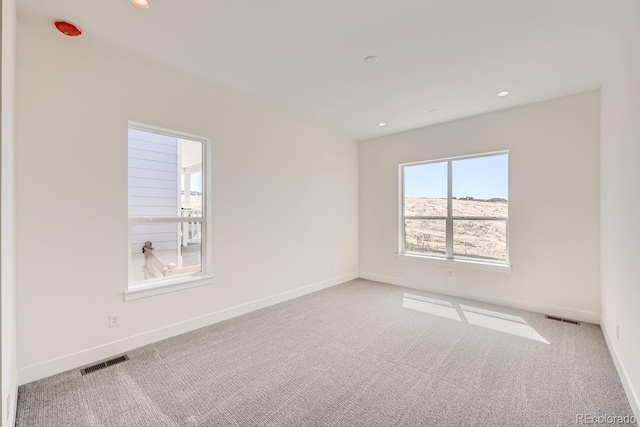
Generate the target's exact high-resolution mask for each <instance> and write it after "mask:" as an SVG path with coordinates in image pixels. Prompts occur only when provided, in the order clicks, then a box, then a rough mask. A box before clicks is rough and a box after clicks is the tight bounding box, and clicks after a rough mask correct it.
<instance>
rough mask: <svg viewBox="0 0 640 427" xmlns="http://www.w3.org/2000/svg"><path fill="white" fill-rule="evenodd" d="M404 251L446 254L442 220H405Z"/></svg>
mask: <svg viewBox="0 0 640 427" xmlns="http://www.w3.org/2000/svg"><path fill="white" fill-rule="evenodd" d="M404 224H405V225H404V230H405V234H404V235H405V251H406V252H417V253H424V254H427V253H435V254H442V255H444V254H446V252H447V250H446V237H445V236H446V228H447V221H446V220H444V219H405V220H404Z"/></svg>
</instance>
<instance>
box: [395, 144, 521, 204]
mask: <svg viewBox="0 0 640 427" xmlns="http://www.w3.org/2000/svg"><path fill="white" fill-rule="evenodd" d="M508 163H509V156H508V155H507V154H501V155H498V156H489V157H478V158H473V159H464V160H454V161H453V163H452V165H453V197H458V198H460V197H473V198H475V199H491V198H493V197H501V198H504V199H506V198H508V194H509V193H508V189H509V188H508ZM404 173H405V175H404V183H405V197H431V198H446V197H447V162H442V163H429V164H425V165H416V166H406V167H405V169H404Z"/></svg>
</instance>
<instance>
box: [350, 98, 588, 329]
mask: <svg viewBox="0 0 640 427" xmlns="http://www.w3.org/2000/svg"><path fill="white" fill-rule="evenodd" d="M514 95H515V96H517V94H514ZM599 107H600V105H599V92H597V91H595V92H588V93H584V94H579V95H574V96H570V97H566V98H561V99H555V100H551V101H547V102H541V103H538V104H532V105H527V106H524V107H519V108H514V109H510V110H505V111H501V112H496V113H491V114H486V115H482V116H476V117H472V118H467V119H463V120H458V121H454V122H449V123H444V124H440V125H436V126H431V127H426V128H421V129H417V130H414V131H409V132H404V133H400V134H395V135H391V136H386V137H381V138H377V139H371V140H366V141H362V142H360V150H359V151H360V153H359V157H360V176H359V183H360V205H359V218H360V222H359V234H360V244H359V247H360V272H361V276H363V277H366V278H370V279H374V280H379V281H384V282H389V283H396V284H403V285H406V286H411V287H416V288H421V289H428V290H432V291H436V292H441V293H445V294H451V295H458V296H463V297H471V298H475V299H478V300H483V301H487V302H493V303H498V304H504V305H511V306H515V307H520V308H524V309H529V310H534V311H544V312H547V313H549V314H556V315H563V316H567V317H572V318H577V319H581V320H586V321H591V322H598V321H599V309H600V290H599V274H600V272H599V190H598V189H599V132H600V130H599V114H600V113H599ZM506 149H508V150H509V162H510V179H509V180H510V205H509V215H510V230H509V234H510V241H509V246H510V259H511V263H512V266H513V270H512V273H511V274H504V273H498V272H489V271H478V270H469V269H460V268H453V269H452V268H450V267H441V265H442V261H430V260H425V259H421V258H415V257H403V256H398V257H396V255H395V252H396V251H397V250H398V214H399V212H398V189H399V185H398V164H400V163H408V162H416V161H421V160H431V159H440V158H445V157H452V156H461V155H467V154H476V153H484V152H491V151H498V150H506ZM448 270H453V279H451V280H449V279H448V278H447V271H448Z"/></svg>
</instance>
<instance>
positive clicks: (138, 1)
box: [131, 0, 149, 10]
mask: <svg viewBox="0 0 640 427" xmlns="http://www.w3.org/2000/svg"><path fill="white" fill-rule="evenodd" d="M131 4H132V5H134V6H135V7H137V8H138V9H142V10H147V9H149V2H148V1H147V0H131Z"/></svg>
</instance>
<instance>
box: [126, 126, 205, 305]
mask: <svg viewBox="0 0 640 427" xmlns="http://www.w3.org/2000/svg"><path fill="white" fill-rule="evenodd" d="M128 140H129V144H128V148H129V151H128V153H129V155H128V166H129V167H128V176H129V180H128V195H129V205H128V206H129V290H128V295H129V296H130V297H131V296H132V295H134V296H133V297H132V298H137V297H139V296H137V295H141V294H140V292H141V291H147V290H149V289H159V288H166V287H172V288H171V290H176V285H181V284H185V283H191V284H192V285H193V283H195V282H202V281H203V280H204V279H207V278H208V277H209V276H208V275H207V274H208V273H210V271H209V267H208V265H207V264H208V263H207V262H206V260H207V256H206V253H207V239H206V236H207V226H208V223H207V214H208V212H207V201H208V194H207V179H206V176H207V172H208V171H207V168H206V161H205V159H206V158H207V157H206V151H207V142H208V141H207V139H206V138H201V137H196V136H191V135H186V134H182V133H178V132H173V131H169V130H165V129H159V128H154V127H150V126H145V125H140V124H134V123H130V124H129V133H128ZM203 284H204V283H203ZM186 287H192V286H186ZM154 292H155V293H157V292H156V291H154ZM155 293H153V294H155Z"/></svg>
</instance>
